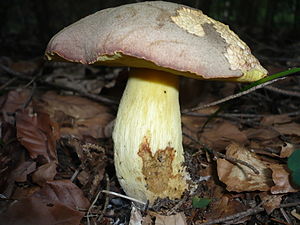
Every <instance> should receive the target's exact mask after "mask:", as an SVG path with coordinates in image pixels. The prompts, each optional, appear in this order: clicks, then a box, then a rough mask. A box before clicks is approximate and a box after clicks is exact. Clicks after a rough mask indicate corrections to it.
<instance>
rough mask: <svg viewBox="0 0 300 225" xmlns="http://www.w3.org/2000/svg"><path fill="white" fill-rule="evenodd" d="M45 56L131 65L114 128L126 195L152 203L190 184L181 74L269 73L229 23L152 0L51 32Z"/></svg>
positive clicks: (241, 78)
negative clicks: (183, 134)
mask: <svg viewBox="0 0 300 225" xmlns="http://www.w3.org/2000/svg"><path fill="white" fill-rule="evenodd" d="M45 54H46V56H47V58H48V59H49V60H55V59H57V60H65V61H70V62H79V63H83V64H96V65H106V66H128V67H131V68H132V69H130V72H129V78H128V82H127V86H126V88H125V91H124V94H123V97H122V99H121V102H120V105H119V110H118V114H117V118H116V123H115V128H114V131H113V141H114V161H115V168H116V173H117V177H118V180H119V182H120V184H121V186H122V188H123V189H124V191H125V193H126V194H127V195H128V196H130V197H133V198H136V199H138V200H141V201H145V202H146V201H147V200H149V202H150V204H153V202H154V201H155V200H156V199H158V198H166V197H168V198H170V199H177V198H180V197H181V196H182V194H183V192H184V191H185V190H187V189H188V180H189V175H188V173H187V171H186V168H185V165H184V152H183V147H182V131H181V118H180V106H179V101H178V94H179V93H178V83H179V75H182V76H187V77H192V78H198V79H214V80H229V81H236V82H251V81H255V80H258V79H260V78H262V77H264V76H266V75H267V71H266V70H265V69H264V68H263V67H262V66H261V65H260V63H259V62H258V60H257V59H256V58H255V57H254V56H253V55H252V54H251V51H250V49H249V47H248V46H247V45H246V44H245V43H244V42H243V41H241V40H240V39H239V37H238V36H237V35H236V34H235V33H234V32H232V31H231V30H230V29H229V27H228V26H226V25H224V24H223V23H220V22H218V21H216V20H214V19H212V18H210V17H208V16H206V15H204V14H203V13H202V11H200V10H198V9H193V8H190V7H187V6H184V5H180V4H176V3H170V2H163V1H153V2H140V3H134V4H128V5H123V6H119V7H116V8H108V9H105V10H101V11H98V12H96V13H94V14H92V15H90V16H87V17H85V18H83V19H81V20H79V21H78V22H76V23H74V24H72V25H70V26H68V27H66V28H65V29H63V30H62V31H60V32H59V33H58V34H56V35H55V36H54V37H53V38H52V39H51V41H50V42H49V44H48V47H47V49H46V53H45Z"/></svg>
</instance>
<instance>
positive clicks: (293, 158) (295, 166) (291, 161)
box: [287, 150, 300, 172]
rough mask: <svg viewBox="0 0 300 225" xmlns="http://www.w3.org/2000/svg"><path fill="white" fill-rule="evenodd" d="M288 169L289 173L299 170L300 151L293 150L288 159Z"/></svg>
mask: <svg viewBox="0 0 300 225" xmlns="http://www.w3.org/2000/svg"><path fill="white" fill-rule="evenodd" d="M287 164H288V167H289V169H290V170H291V171H293V172H294V171H296V170H299V169H300V150H295V151H294V152H293V153H292V154H291V155H290V156H289V158H288V163H287Z"/></svg>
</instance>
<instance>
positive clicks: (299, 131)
mask: <svg viewBox="0 0 300 225" xmlns="http://www.w3.org/2000/svg"><path fill="white" fill-rule="evenodd" d="M274 129H275V130H277V131H278V132H279V133H280V134H284V135H296V136H299V137H300V124H299V123H295V122H292V123H287V124H277V125H275V126H274Z"/></svg>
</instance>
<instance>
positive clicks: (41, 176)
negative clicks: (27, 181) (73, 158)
mask: <svg viewBox="0 0 300 225" xmlns="http://www.w3.org/2000/svg"><path fill="white" fill-rule="evenodd" d="M55 175H56V162H55V161H51V162H49V163H46V164H44V165H42V166H40V167H39V168H38V169H37V170H36V171H35V172H34V173H33V174H32V181H33V182H34V183H36V184H38V185H40V186H42V185H43V184H44V183H45V182H46V181H51V180H53V179H54V176H55Z"/></svg>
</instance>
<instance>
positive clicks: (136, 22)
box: [46, 1, 267, 82]
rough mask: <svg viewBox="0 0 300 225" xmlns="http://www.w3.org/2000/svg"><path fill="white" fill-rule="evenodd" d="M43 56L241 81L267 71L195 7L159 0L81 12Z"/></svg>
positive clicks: (222, 27)
mask: <svg viewBox="0 0 300 225" xmlns="http://www.w3.org/2000/svg"><path fill="white" fill-rule="evenodd" d="M46 56H47V58H48V59H49V60H52V59H57V58H58V59H60V60H67V61H71V62H80V63H83V64H101V65H112V66H131V67H145V68H152V69H159V70H165V71H169V72H172V73H175V74H178V75H184V76H190V77H195V78H204V79H226V78H230V79H231V80H235V81H246V82H247V81H254V80H258V79H260V78H262V77H264V76H266V74H267V71H266V70H265V69H264V68H263V67H262V66H261V65H260V63H259V62H258V60H257V59H256V58H255V57H254V56H253V55H252V54H251V51H250V49H249V47H248V46H247V45H246V44H245V43H244V42H243V41H241V40H240V39H239V38H238V36H237V35H236V34H235V33H233V32H232V31H231V30H230V29H229V28H228V26H226V25H224V24H222V23H220V22H218V21H216V20H214V19H211V18H210V17H208V16H206V15H204V14H203V13H202V11H200V10H197V9H193V8H190V7H187V6H184V5H179V4H176V3H170V2H162V1H153V2H141V3H134V4H128V5H123V6H119V7H116V8H109V9H105V10H101V11H99V12H96V13H94V14H92V15H90V16H87V17H85V18H83V19H81V20H79V21H78V22H76V23H74V24H72V25H70V26H68V27H66V28H65V29H63V30H62V31H60V32H59V33H58V34H56V35H55V36H54V37H53V38H52V39H51V41H50V42H49V44H48V47H47V49H46Z"/></svg>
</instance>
